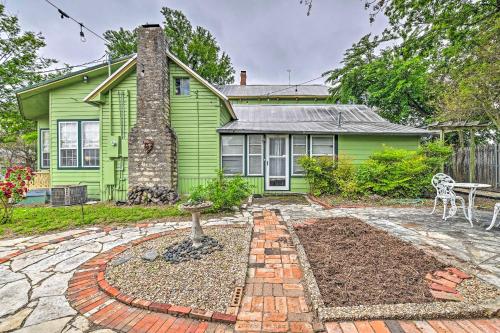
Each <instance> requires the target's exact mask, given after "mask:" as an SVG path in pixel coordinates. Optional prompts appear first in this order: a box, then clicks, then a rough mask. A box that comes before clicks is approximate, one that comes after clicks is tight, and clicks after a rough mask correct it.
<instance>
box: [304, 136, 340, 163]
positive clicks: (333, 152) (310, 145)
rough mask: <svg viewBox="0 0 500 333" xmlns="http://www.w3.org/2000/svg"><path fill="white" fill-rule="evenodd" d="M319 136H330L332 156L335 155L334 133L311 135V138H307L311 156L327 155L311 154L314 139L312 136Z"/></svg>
mask: <svg viewBox="0 0 500 333" xmlns="http://www.w3.org/2000/svg"><path fill="white" fill-rule="evenodd" d="M320 137H323V138H324V137H328V138H330V137H331V138H332V158H334V157H335V135H311V139H310V140H309V151H310V155H311V157H315V156H328V155H324V154H313V141H314V138H320Z"/></svg>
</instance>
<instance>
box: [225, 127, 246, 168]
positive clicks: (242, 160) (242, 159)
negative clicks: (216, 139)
mask: <svg viewBox="0 0 500 333" xmlns="http://www.w3.org/2000/svg"><path fill="white" fill-rule="evenodd" d="M230 136H239V137H243V144H242V145H241V150H242V152H241V154H224V153H223V145H224V143H223V142H222V141H223V140H222V137H230ZM232 146H239V145H232ZM225 156H238V157H241V172H237V173H226V172H225V171H224V166H223V165H222V159H223V157H225ZM220 166H221V169H222V172H223V173H224V175H225V176H236V175H241V176H244V175H245V136H244V135H224V136H221V140H220Z"/></svg>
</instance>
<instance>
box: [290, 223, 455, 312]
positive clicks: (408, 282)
mask: <svg viewBox="0 0 500 333" xmlns="http://www.w3.org/2000/svg"><path fill="white" fill-rule="evenodd" d="M296 233H297V235H298V237H299V239H300V242H301V244H302V245H303V247H304V249H305V251H306V254H307V257H308V259H309V263H310V265H311V268H312V271H313V273H314V276H315V278H316V282H317V284H318V287H319V290H320V292H321V295H322V298H323V301H324V303H325V306H327V307H338V306H355V305H377V304H398V303H426V302H433V301H435V299H434V298H433V297H432V295H431V294H430V292H429V287H428V285H427V283H426V282H425V275H426V274H427V273H430V272H435V271H437V270H439V269H443V268H444V267H445V265H444V264H443V263H441V262H440V261H438V260H437V259H436V258H434V257H432V256H430V255H428V254H426V253H425V252H424V251H422V250H420V249H417V248H416V247H414V246H412V245H411V244H409V243H407V242H404V241H401V240H399V239H398V238H396V237H394V236H391V235H390V234H388V233H387V232H385V231H382V230H379V229H376V228H374V227H372V226H370V225H368V224H366V223H364V222H362V221H360V220H358V219H354V218H334V219H321V220H318V221H317V222H315V223H314V224H311V225H303V226H300V227H298V228H297V229H296Z"/></svg>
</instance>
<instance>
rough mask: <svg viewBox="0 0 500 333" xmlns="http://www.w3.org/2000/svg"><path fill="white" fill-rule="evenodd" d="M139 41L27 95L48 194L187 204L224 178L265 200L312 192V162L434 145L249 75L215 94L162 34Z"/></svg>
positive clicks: (323, 95) (316, 93)
mask: <svg viewBox="0 0 500 333" xmlns="http://www.w3.org/2000/svg"><path fill="white" fill-rule="evenodd" d="M138 39H139V41H138V52H137V54H136V55H133V56H130V57H127V58H124V59H118V60H116V61H114V62H112V63H110V64H102V65H97V66H94V67H91V68H86V69H84V70H81V71H78V72H73V73H70V74H67V75H64V76H62V77H58V78H54V79H51V80H49V81H45V82H42V83H40V84H37V85H34V86H30V87H27V88H25V89H22V90H20V91H18V93H17V98H18V103H19V107H20V110H21V112H22V114H23V115H24V117H26V118H28V119H32V120H36V121H37V124H38V131H39V136H38V137H39V139H38V171H39V172H40V175H42V174H45V175H46V177H47V179H46V186H47V187H55V186H59V185H71V184H84V185H87V189H88V194H89V197H91V198H95V199H99V200H127V192H128V190H129V189H130V188H132V187H134V186H143V187H153V186H163V187H168V188H170V189H172V190H173V191H176V192H177V193H180V194H187V193H189V191H190V190H191V189H192V188H193V187H194V186H197V185H199V184H203V183H205V182H206V181H207V180H208V179H210V178H212V177H213V176H214V175H215V174H216V172H217V170H218V169H222V170H223V171H224V173H225V174H227V175H236V174H240V175H243V176H244V177H245V178H246V179H248V180H249V181H250V182H251V183H252V184H253V185H254V186H255V192H256V193H263V192H267V191H272V192H274V191H286V192H306V191H307V190H308V186H307V182H306V181H305V179H304V176H303V170H302V169H301V168H300V166H299V165H298V164H297V160H298V158H299V157H300V156H302V155H311V156H331V157H332V158H335V156H337V155H339V154H345V155H349V156H350V157H351V158H353V159H354V161H355V162H356V163H359V162H362V161H363V160H364V159H366V158H367V157H368V156H369V155H370V154H371V153H373V152H374V151H377V150H380V149H381V148H382V147H383V145H388V146H392V147H399V148H406V149H415V148H417V146H418V144H419V142H420V139H421V137H422V136H426V135H429V132H428V131H426V130H422V129H417V128H412V127H407V126H401V125H396V124H392V123H390V122H388V121H386V120H384V119H383V118H381V117H380V116H379V115H378V114H377V113H376V112H375V111H374V110H372V109H371V108H369V107H366V106H363V105H338V104H328V103H327V97H328V88H327V87H326V86H322V85H305V86H304V85H299V86H293V85H292V86H288V85H281V86H273V85H246V72H242V73H241V82H240V85H228V86H217V87H216V86H214V85H211V84H210V83H208V82H207V81H206V80H204V79H203V78H202V77H200V76H199V75H198V74H197V73H195V72H194V71H193V70H192V69H190V68H189V67H188V66H187V65H185V64H184V63H182V62H181V61H180V60H179V59H177V58H176V57H175V56H174V55H172V54H171V53H169V52H168V47H167V45H166V42H165V40H164V37H163V31H162V29H161V27H159V26H157V25H146V26H143V27H141V28H140V29H139V38H138Z"/></svg>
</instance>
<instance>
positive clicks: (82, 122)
mask: <svg viewBox="0 0 500 333" xmlns="http://www.w3.org/2000/svg"><path fill="white" fill-rule="evenodd" d="M85 123H97V125H98V126H99V132H98V133H97V136H98V142H99V147H97V148H83V125H84V124H85ZM80 126H81V129H80V132H81V135H80V154H81V155H82V165H81V167H82V168H85V169H87V168H99V167H100V164H101V159H100V158H99V164H97V165H83V152H84V150H85V149H97V150H99V157H100V155H101V124H100V122H99V120H82V121H81V122H80ZM80 154H79V155H80Z"/></svg>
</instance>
